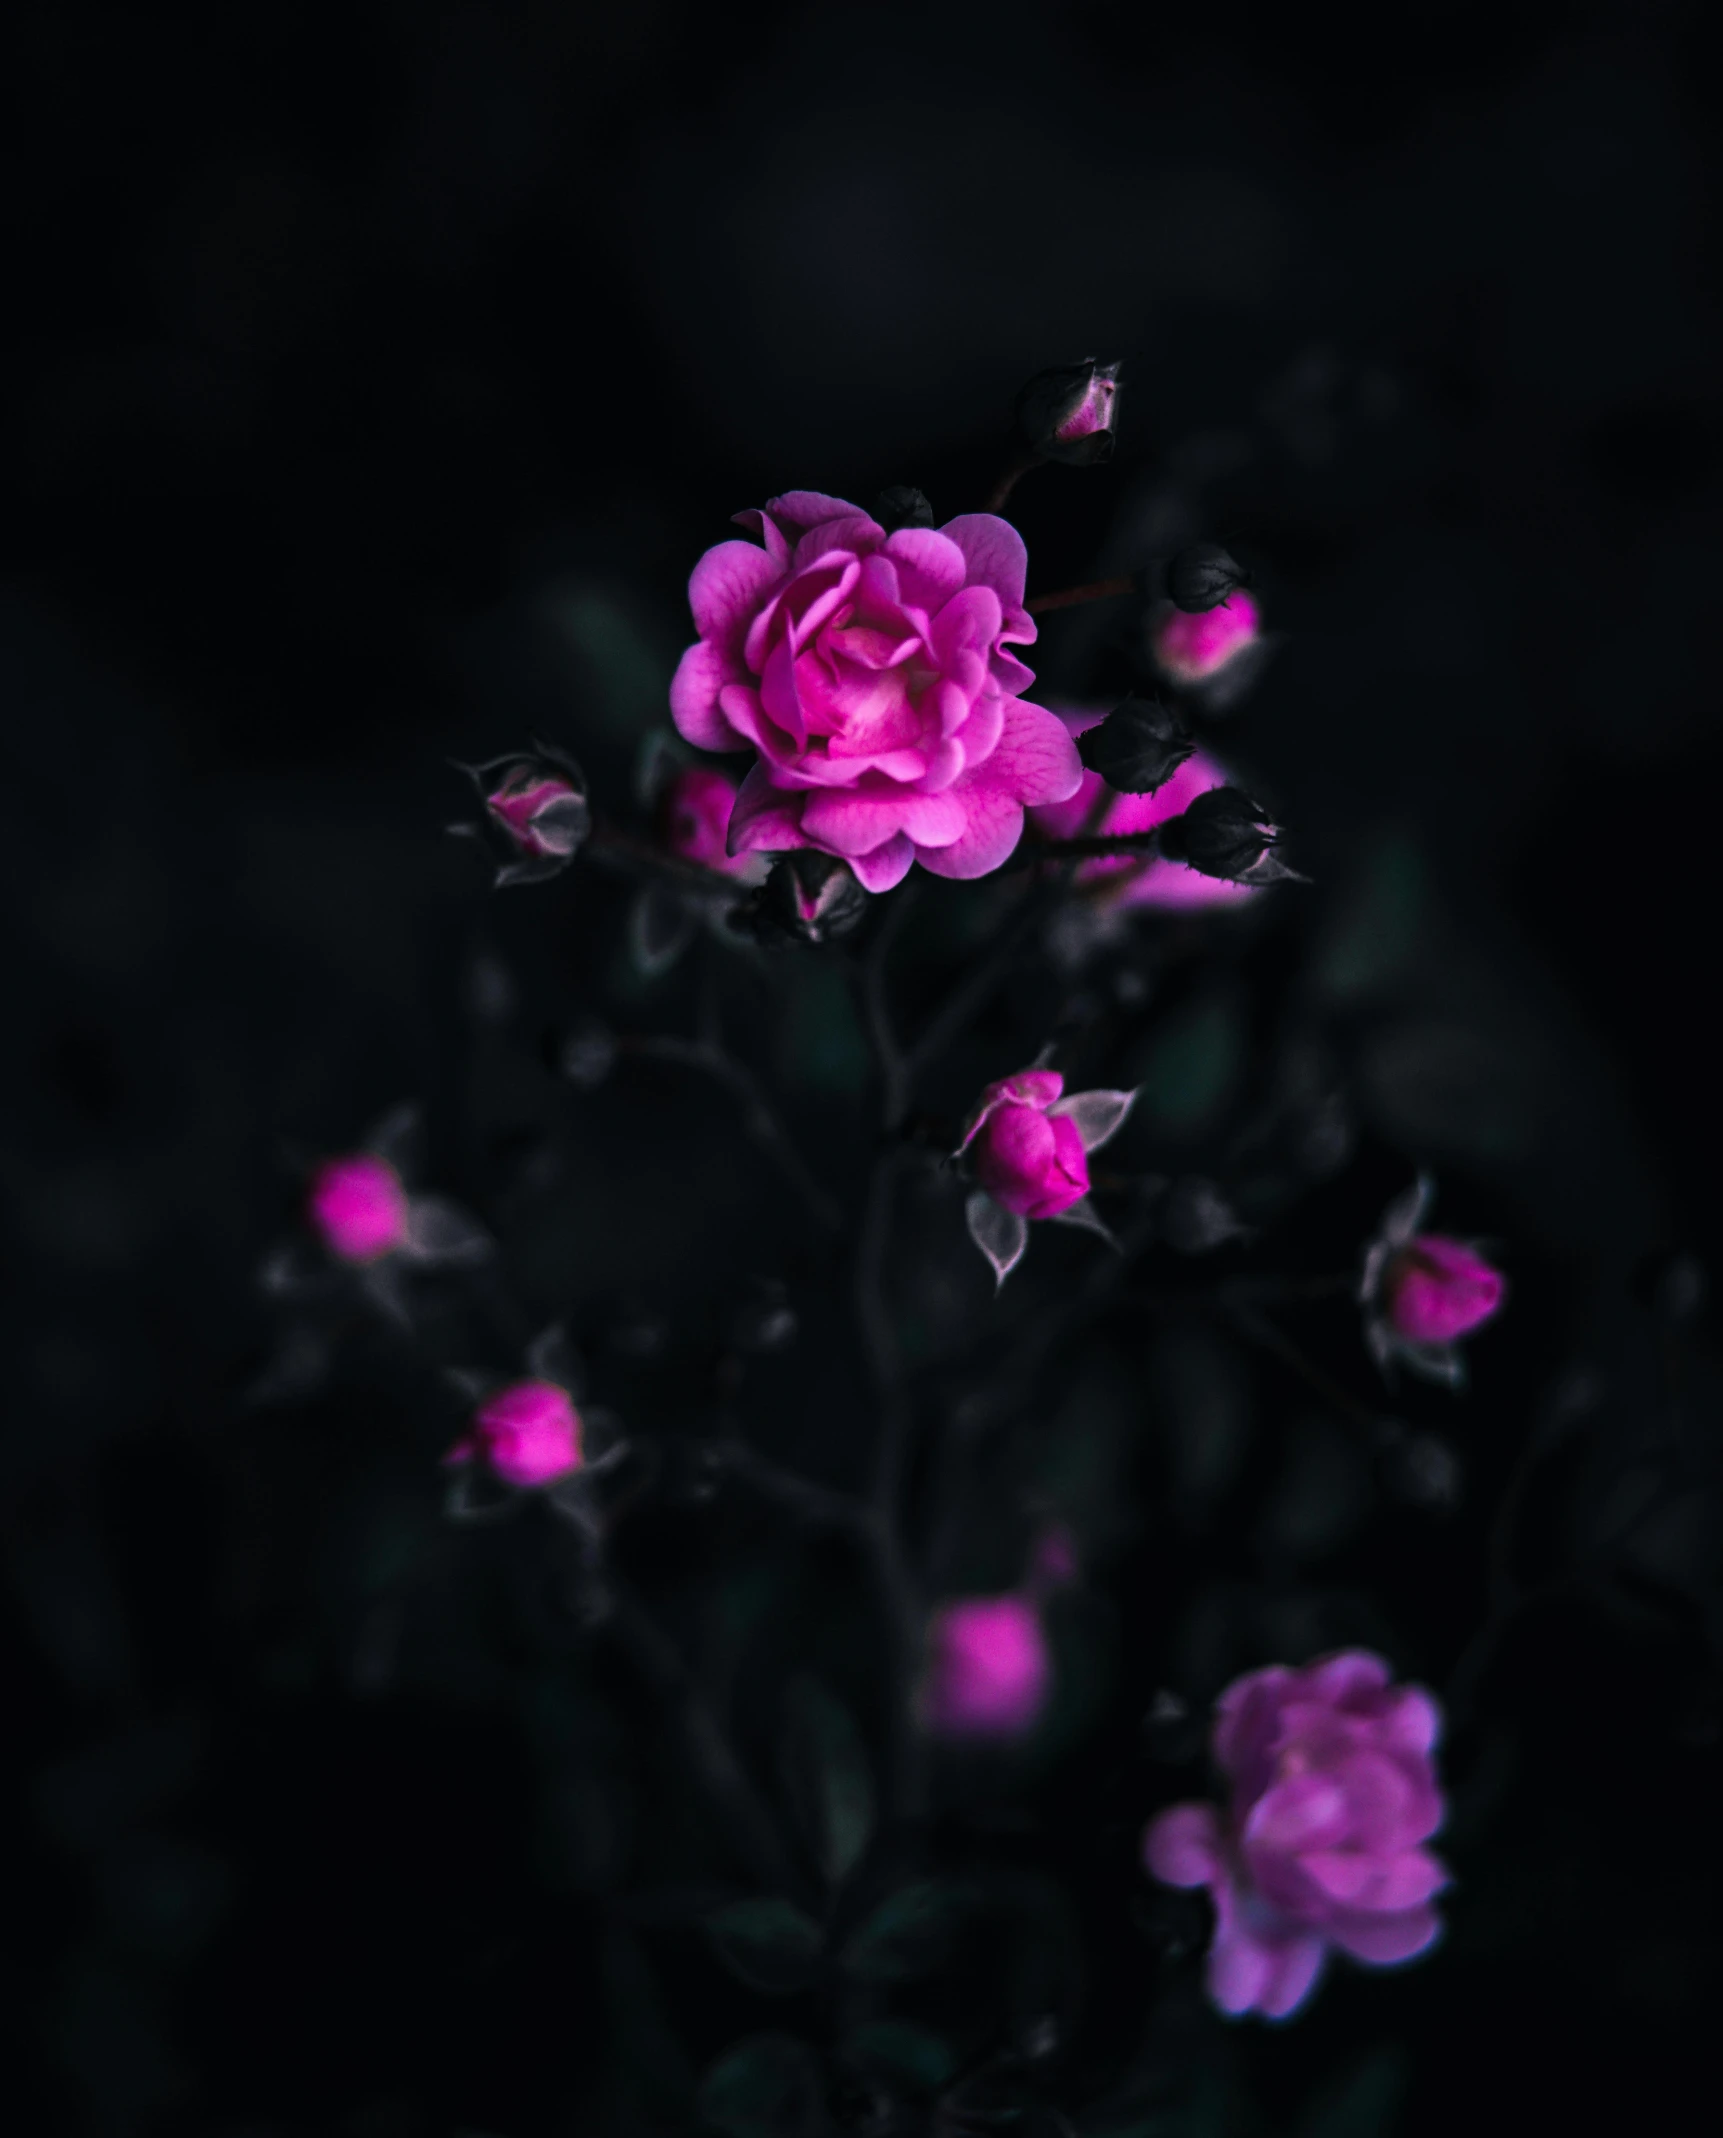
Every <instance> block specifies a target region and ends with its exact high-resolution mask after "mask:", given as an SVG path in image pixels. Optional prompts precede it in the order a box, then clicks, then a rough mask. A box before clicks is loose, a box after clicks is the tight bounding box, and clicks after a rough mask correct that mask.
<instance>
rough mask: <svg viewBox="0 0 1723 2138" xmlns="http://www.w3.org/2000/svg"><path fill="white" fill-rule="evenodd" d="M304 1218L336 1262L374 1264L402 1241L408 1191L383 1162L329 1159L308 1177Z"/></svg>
mask: <svg viewBox="0 0 1723 2138" xmlns="http://www.w3.org/2000/svg"><path fill="white" fill-rule="evenodd" d="M305 1215H306V1218H307V1220H308V1221H309V1223H310V1225H311V1229H312V1231H313V1232H315V1233H316V1235H317V1237H318V1238H319V1239H320V1240H321V1241H322V1243H323V1245H324V1246H325V1247H326V1248H327V1249H328V1250H329V1252H330V1253H331V1254H332V1255H333V1256H334V1257H335V1258H336V1260H337V1261H339V1262H375V1261H378V1260H379V1259H380V1258H381V1257H382V1256H384V1255H387V1254H393V1253H394V1252H395V1250H396V1249H397V1248H399V1247H401V1246H403V1245H404V1244H405V1242H406V1238H407V1219H408V1211H407V1191H406V1189H405V1188H404V1187H403V1186H402V1185H401V1176H400V1174H399V1173H397V1172H396V1171H395V1168H394V1167H393V1166H392V1165H391V1164H390V1163H389V1161H388V1160H387V1159H386V1158H378V1157H377V1156H375V1155H374V1154H373V1153H371V1152H369V1151H361V1152H357V1153H355V1154H354V1155H353V1156H352V1157H349V1158H329V1159H325V1160H324V1162H323V1164H322V1165H320V1166H319V1167H318V1168H317V1171H316V1173H315V1174H314V1175H313V1176H312V1181H311V1191H310V1193H309V1195H308V1196H307V1197H306V1202H305Z"/></svg>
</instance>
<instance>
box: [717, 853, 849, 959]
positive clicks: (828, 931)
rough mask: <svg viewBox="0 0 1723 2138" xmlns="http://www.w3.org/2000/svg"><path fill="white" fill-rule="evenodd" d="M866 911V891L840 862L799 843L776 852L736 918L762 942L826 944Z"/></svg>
mask: <svg viewBox="0 0 1723 2138" xmlns="http://www.w3.org/2000/svg"><path fill="white" fill-rule="evenodd" d="M866 911H867V893H866V892H865V891H864V890H863V889H862V887H861V885H860V884H859V883H857V881H856V880H855V877H854V876H853V875H851V873H850V871H849V869H848V868H847V867H846V866H845V865H844V863H843V862H841V861H837V860H834V859H833V857H832V856H831V855H830V854H821V853H816V852H815V850H814V849H813V848H812V847H801V848H798V849H797V850H796V851H795V852H793V853H788V854H780V855H779V856H778V857H777V859H776V860H775V861H774V862H773V863H772V873H771V874H770V875H769V876H768V877H767V878H766V880H765V882H764V883H763V884H762V885H761V887H760V889H759V890H758V891H756V892H755V894H754V896H753V897H752V898H751V899H750V900H749V901H748V903H747V905H746V906H745V907H743V908H742V909H741V911H740V913H739V915H738V919H739V921H740V923H741V925H742V926H743V927H744V928H745V929H746V930H747V932H748V933H750V934H752V935H755V936H757V937H759V938H760V939H761V940H762V941H767V942H771V941H777V942H797V943H827V942H830V941H831V940H832V939H833V938H834V937H836V936H840V935H847V934H848V933H849V931H850V930H851V929H852V928H853V927H855V925H856V924H857V922H858V921H859V920H860V919H861V917H862V915H863V914H864V913H865V912H866Z"/></svg>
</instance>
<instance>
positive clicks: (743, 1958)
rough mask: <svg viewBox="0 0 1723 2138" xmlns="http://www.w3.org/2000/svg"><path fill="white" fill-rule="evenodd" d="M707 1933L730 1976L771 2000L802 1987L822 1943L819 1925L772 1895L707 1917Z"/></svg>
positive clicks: (741, 1902)
mask: <svg viewBox="0 0 1723 2138" xmlns="http://www.w3.org/2000/svg"><path fill="white" fill-rule="evenodd" d="M706 1933H707V1935H708V1936H709V1937H710V1938H711V1940H712V1943H713V1946H714V1947H715V1949H716V1951H717V1954H718V1957H719V1959H721V1960H722V1961H723V1963H724V1965H725V1966H726V1967H727V1968H729V1970H730V1972H731V1973H732V1974H734V1975H739V1976H740V1977H741V1979H742V1980H743V1981H744V1982H745V1983H747V1985H748V1987H749V1988H750V1989H756V1990H763V1991H764V1992H765V1993H766V1995H767V1996H770V1997H787V1996H789V1995H790V1994H791V1993H792V1992H794V1991H796V1990H800V1989H806V1988H807V1986H808V1984H809V1983H810V1982H811V1981H812V1980H813V1978H814V1975H815V1973H816V1971H817V1970H818V1967H819V1962H820V1949H821V1947H822V1946H823V1945H824V1943H825V1937H824V1933H823V1932H822V1931H821V1929H820V1926H819V1925H818V1923H816V1922H813V1921H811V1920H810V1919H809V1918H808V1917H807V1916H805V1915H804V1914H803V1913H802V1911H801V1909H800V1908H798V1907H796V1906H795V1905H794V1904H793V1903H792V1902H790V1901H787V1900H780V1899H778V1898H777V1896H776V1895H773V1894H763V1895H761V1896H760V1898H759V1899H757V1900H738V1901H733V1902H732V1903H731V1904H730V1906H729V1907H727V1908H720V1909H718V1910H717V1912H716V1913H715V1914H712V1915H709V1916H707V1918H706Z"/></svg>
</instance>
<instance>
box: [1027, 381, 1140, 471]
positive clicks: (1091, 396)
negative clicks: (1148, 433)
mask: <svg viewBox="0 0 1723 2138" xmlns="http://www.w3.org/2000/svg"><path fill="white" fill-rule="evenodd" d="M1120 369H1121V367H1120V365H1118V364H1116V363H1113V364H1098V363H1096V361H1095V359H1094V358H1093V357H1085V358H1084V359H1083V361H1082V362H1081V363H1080V364H1067V365H1063V366H1061V367H1060V368H1059V369H1057V370H1054V371H1040V372H1037V373H1036V375H1035V376H1034V378H1032V379H1031V380H1030V381H1029V383H1028V385H1027V386H1025V387H1024V388H1023V390H1022V392H1021V393H1019V394H1018V396H1017V404H1016V413H1017V425H1018V428H1019V429H1020V430H1021V432H1022V433H1023V437H1024V439H1025V440H1026V442H1027V443H1028V444H1029V445H1031V446H1033V447H1034V449H1035V451H1036V452H1038V453H1041V454H1043V455H1044V456H1045V457H1046V458H1047V459H1048V460H1064V461H1070V462H1072V463H1073V464H1075V465H1077V466H1079V467H1082V466H1087V465H1089V464H1091V463H1092V462H1094V461H1097V460H1105V459H1106V458H1107V456H1108V455H1109V454H1110V453H1111V452H1112V450H1113V443H1114V433H1115V428H1116V426H1117V423H1118V420H1119V412H1118V403H1119V372H1120Z"/></svg>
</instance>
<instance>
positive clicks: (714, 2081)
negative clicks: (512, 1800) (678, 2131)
mask: <svg viewBox="0 0 1723 2138" xmlns="http://www.w3.org/2000/svg"><path fill="white" fill-rule="evenodd" d="M700 2108H701V2112H702V2113H703V2114H704V2116H705V2118H706V2121H707V2122H708V2123H709V2124H711V2125H712V2126H713V2127H714V2129H716V2130H720V2131H723V2132H725V2133H726V2134H727V2138H820V2133H822V2132H824V2131H825V2130H826V2129H827V2128H828V2127H829V2125H828V2121H827V2117H826V2105H825V2095H824V2091H823V2089H822V2087H821V2084H820V2066H819V2059H818V2058H817V2057H816V2056H815V2055H814V2052H813V2051H812V2050H811V2049H810V2048H809V2047H808V2045H807V2043H806V2042H800V2041H796V2040H795V2039H794V2038H793V2037H792V2036H790V2035H788V2034H755V2035H751V2036H750V2037H749V2039H748V2040H747V2041H745V2042H739V2043H738V2044H737V2045H736V2047H735V2048H734V2049H731V2050H730V2051H728V2052H727V2054H725V2055H723V2056H721V2057H720V2058H719V2059H718V2061H717V2062H716V2063H715V2064H714V2065H713V2066H712V2068H711V2070H710V2071H708V2072H707V2074H706V2077H705V2080H704V2082H703V2083H702V2085H701V2088H700Z"/></svg>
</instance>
